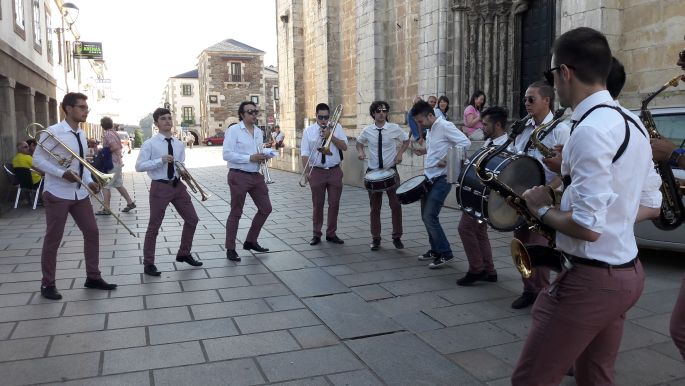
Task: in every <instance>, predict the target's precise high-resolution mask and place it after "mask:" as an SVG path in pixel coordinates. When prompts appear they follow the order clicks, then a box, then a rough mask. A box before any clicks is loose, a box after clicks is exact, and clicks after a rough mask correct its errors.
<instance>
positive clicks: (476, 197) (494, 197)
mask: <svg viewBox="0 0 685 386" xmlns="http://www.w3.org/2000/svg"><path fill="white" fill-rule="evenodd" d="M487 151H488V149H487V148H485V149H481V150H479V151H478V152H476V153H475V154H474V155H472V156H471V157H470V158H469V159H468V161H467V162H466V165H464V167H463V168H462V170H461V174H460V175H459V180H458V182H457V189H456V193H457V204H458V205H459V208H460V209H461V210H463V211H464V213H466V214H467V215H469V216H471V217H473V218H475V219H477V220H482V221H486V222H487V223H488V224H490V226H491V227H492V228H493V229H496V230H498V231H503V232H509V231H513V230H514V229H516V228H518V227H519V226H521V225H523V223H524V220H523V218H522V217H521V216H520V215H519V214H518V212H516V210H515V209H514V208H512V207H511V206H510V205H509V204H507V201H506V199H505V198H504V197H502V196H501V195H500V194H499V193H497V192H496V191H494V190H492V189H490V188H489V187H487V186H485V185H483V183H482V182H481V180H480V178H478V175H477V174H476V164H477V163H478V160H479V159H480V158H481V157H483V156H484V155H485V153H486V152H487ZM485 168H486V170H487V171H489V172H492V173H494V174H495V175H496V176H497V179H498V180H499V181H501V182H503V183H504V184H506V185H508V186H509V187H510V188H511V189H512V190H513V191H514V192H516V193H517V194H518V195H521V194H523V192H524V191H526V190H527V189H529V188H532V187H534V186H538V185H544V184H545V172H544V170H543V168H542V165H541V164H540V162H538V161H537V160H536V159H535V158H533V157H530V156H527V155H523V154H522V155H517V154H513V153H509V152H507V151H503V152H501V153H499V154H498V155H496V156H495V157H493V158H492V159H491V160H490V162H488V164H487V165H485Z"/></svg>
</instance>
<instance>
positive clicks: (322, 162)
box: [321, 127, 326, 166]
mask: <svg viewBox="0 0 685 386" xmlns="http://www.w3.org/2000/svg"><path fill="white" fill-rule="evenodd" d="M323 133H325V131H324V128H323V127H322V128H321V137H322V138H323V141H321V146H322V147H323V145H325V144H326V137H324V136H323ZM325 164H326V154H325V153H323V152H322V153H321V165H322V166H325Z"/></svg>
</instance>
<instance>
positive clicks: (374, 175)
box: [364, 169, 397, 181]
mask: <svg viewBox="0 0 685 386" xmlns="http://www.w3.org/2000/svg"><path fill="white" fill-rule="evenodd" d="M395 174H397V172H396V171H395V169H377V170H372V171H370V172H368V173H366V175H364V179H365V180H369V181H379V180H384V179H386V178H391V177H394V176H395Z"/></svg>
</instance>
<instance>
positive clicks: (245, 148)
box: [224, 121, 264, 173]
mask: <svg viewBox="0 0 685 386" xmlns="http://www.w3.org/2000/svg"><path fill="white" fill-rule="evenodd" d="M263 135H264V134H263V133H262V129H260V128H259V127H257V126H256V125H255V126H254V129H253V132H252V134H250V132H249V131H248V130H247V127H245V122H243V121H240V123H238V124H237V125H233V126H231V127H230V128H229V129H228V131H226V134H225V135H224V161H226V162H227V164H228V167H229V169H240V170H243V171H246V172H251V173H254V172H258V171H259V167H260V165H259V162H252V161H250V156H251V155H252V154H257V153H259V152H260V150H261V148H262V138H263V137H262V136H263Z"/></svg>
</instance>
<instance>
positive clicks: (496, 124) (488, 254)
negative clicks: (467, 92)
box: [457, 106, 508, 286]
mask: <svg viewBox="0 0 685 386" xmlns="http://www.w3.org/2000/svg"><path fill="white" fill-rule="evenodd" d="M507 115H508V114H507V111H506V110H505V109H503V108H502V107H499V106H493V107H490V108H487V109H485V111H483V113H481V118H482V122H483V135H484V136H485V138H486V141H485V143H484V144H483V148H488V147H491V146H500V145H502V144H503V143H505V142H506V141H507V132H506V130H505V127H506V124H507ZM458 231H459V237H460V238H461V242H462V244H463V245H464V253H465V254H466V258H467V259H468V261H469V270H468V271H467V272H466V275H464V277H462V278H461V279H459V280H457V285H461V286H467V285H471V284H473V283H475V282H477V281H489V282H496V281H497V271H496V270H495V264H494V263H493V261H492V248H491V246H490V239H489V238H488V224H487V223H486V222H485V221H483V220H482V219H475V218H473V217H471V216H469V215H468V214H467V213H466V212H463V213H462V214H461V220H459V227H458Z"/></svg>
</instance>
